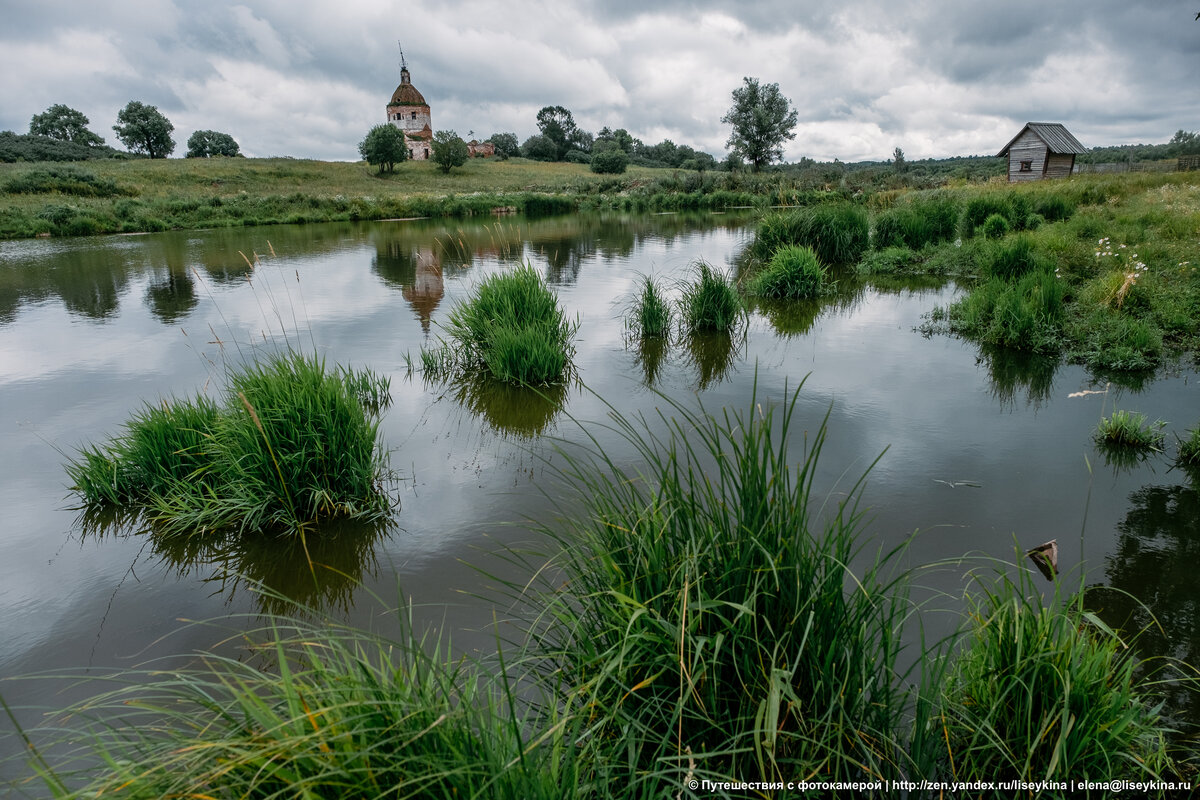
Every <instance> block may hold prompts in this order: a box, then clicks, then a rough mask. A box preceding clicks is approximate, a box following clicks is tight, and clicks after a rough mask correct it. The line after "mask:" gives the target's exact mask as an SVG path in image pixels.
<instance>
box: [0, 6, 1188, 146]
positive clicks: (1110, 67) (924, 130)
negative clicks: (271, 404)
mask: <svg viewBox="0 0 1200 800" xmlns="http://www.w3.org/2000/svg"><path fill="white" fill-rule="evenodd" d="M0 9H2V12H3V13H2V14H0V18H2V19H3V24H2V25H0V130H13V131H17V132H18V133H25V132H27V131H28V129H29V119H30V117H31V116H32V115H34V114H37V113H41V112H42V111H44V110H45V109H46V108H47V107H49V106H50V105H53V104H55V103H65V104H66V105H69V106H71V107H73V108H77V109H79V110H80V111H82V112H83V113H84V114H86V115H87V116H88V117H89V118H90V120H91V126H90V127H91V128H92V130H94V131H96V132H97V133H99V134H100V135H101V136H103V137H104V138H105V140H106V141H107V142H108V143H109V144H112V145H114V146H117V147H120V143H119V142H118V141H117V140H116V137H115V135H114V134H113V131H112V125H113V124H114V123H115V122H116V114H117V111H118V110H119V109H120V108H121V107H123V106H124V105H125V104H126V103H127V102H128V101H130V100H140V101H142V102H145V103H149V104H153V105H156V106H158V108H159V110H160V111H162V112H163V113H164V114H166V115H167V117H168V118H169V119H170V120H171V121H172V122H173V123H174V125H175V134H174V136H175V139H176V141H177V143H178V147H177V149H176V151H175V155H176V156H182V155H183V153H184V151H185V150H186V147H185V142H186V141H187V138H188V136H190V135H191V133H192V132H193V131H195V130H198V129H212V130H218V131H223V132H225V133H229V134H231V135H232V136H233V137H234V138H235V139H237V141H238V142H239V143H240V145H241V147H242V150H243V152H244V153H246V154H247V155H251V156H274V155H290V156H295V157H304V158H320V159H338V160H341V159H345V160H353V159H356V158H357V157H358V155H357V147H356V145H357V142H359V141H360V140H361V139H362V137H363V135H364V134H365V133H366V131H367V130H368V129H369V128H370V127H371V126H372V125H375V124H379V123H381V122H383V121H384V119H385V117H384V114H385V112H384V107H385V104H386V103H387V101H388V99H389V98H390V97H391V93H392V91H393V90H394V89H395V87H396V84H397V83H399V71H400V70H399V63H398V62H399V53H398V51H397V40H399V41H400V42H401V43H402V44H403V46H404V53H405V55H406V57H407V59H408V64H409V68H410V70H411V72H412V80H413V84H414V85H415V86H416V87H417V88H418V89H420V90H421V92H422V93H423V94H424V95H425V98H426V100H427V101H428V102H429V104H430V106H431V107H432V113H433V123H434V127H435V128H438V129H440V128H451V129H454V130H456V131H457V132H458V133H459V134H460V135H462V136H464V138H466V136H467V133H468V132H469V131H473V132H474V134H475V135H476V136H477V137H479V138H483V137H485V136H487V135H490V134H491V133H493V132H497V131H512V132H515V133H516V134H517V136H518V138H519V139H521V140H524V139H525V138H526V137H528V136H530V135H531V134H533V133H536V122H535V116H536V114H537V110H538V109H539V108H541V107H542V106H545V105H562V106H565V107H566V108H568V109H570V110H571V111H572V112H573V113H574V115H575V119H576V121H577V122H578V123H579V124H580V125H581V126H582V127H583V128H585V129H587V130H591V131H596V130H598V129H600V128H601V127H603V126H605V125H607V126H609V127H612V128H617V127H624V128H627V129H628V130H629V131H630V132H631V133H632V134H634V135H635V136H637V137H639V138H641V139H643V140H644V141H646V142H647V143H653V142H658V141H660V140H662V139H664V138H669V139H672V140H673V141H675V142H676V143H678V144H690V145H692V146H693V147H697V148H699V149H703V150H707V151H708V152H710V153H713V154H714V155H716V156H718V157H721V156H723V154H724V153H725V152H726V151H725V140H726V139H727V138H728V135H729V131H728V128H727V126H725V125H722V124H721V117H722V116H723V115H724V114H725V112H726V111H727V110H728V108H729V105H730V102H731V101H730V93H731V92H732V91H733V89H735V88H737V87H738V86H739V85H740V84H741V81H742V77H743V76H752V77H756V78H759V79H760V80H762V81H763V82H768V83H778V84H779V86H780V89H781V90H782V91H783V93H784V95H785V96H787V97H788V98H789V99H790V100H791V101H792V103H793V105H794V106H795V108H796V109H797V110H798V111H799V115H800V124H799V126H798V127H797V129H796V138H795V140H794V141H792V142H790V143H789V144H788V146H787V147H786V150H785V157H786V158H787V159H788V160H796V159H799V158H800V157H802V156H809V157H811V158H816V159H818V160H830V159H833V158H835V157H836V158H840V159H842V160H843V161H859V160H868V159H870V160H882V159H886V158H888V157H890V155H891V152H892V149H893V148H894V147H897V146H899V147H902V148H903V149H904V151H905V154H906V155H907V156H908V158H909V159H910V160H911V159H915V158H923V157H943V156H951V155H971V154H994V153H995V152H996V151H997V150H999V149H1000V148H1001V147H1002V146H1003V145H1004V144H1005V143H1006V142H1007V141H1008V139H1009V138H1011V137H1012V136H1013V135H1015V134H1016V132H1017V130H1018V129H1019V127H1020V125H1021V124H1023V123H1024V122H1026V121H1029V120H1037V121H1061V122H1063V123H1065V124H1066V125H1067V127H1068V128H1070V129H1071V131H1072V132H1074V133H1075V135H1076V136H1077V137H1079V139H1080V140H1081V141H1082V142H1083V143H1084V145H1086V146H1089V147H1091V146H1097V145H1110V144H1124V143H1132V142H1162V141H1166V140H1167V139H1169V138H1170V136H1171V135H1172V134H1173V133H1174V132H1175V131H1176V130H1178V129H1180V128H1183V129H1186V130H1197V129H1200V21H1195V20H1194V17H1195V14H1196V12H1197V11H1200V0H1190V1H1188V2H1185V1H1184V0H1143V1H1142V2H1138V0H1089V2H1076V1H1072V0H1007V2H1003V3H997V2H989V3H983V2H975V1H974V0H921V1H920V2H906V1H905V0H819V1H816V0H814V1H811V2H805V1H802V0H761V1H759V2H728V0H722V1H721V2H715V1H714V0H695V1H694V2H683V1H682V0H662V1H661V2H660V1H659V0H549V1H547V2H530V1H527V0H509V2H495V1H494V0H489V1H488V2H483V1H481V0H445V1H443V0H430V1H429V2H421V3H418V2H413V0H409V1H408V2H402V1H401V0H396V1H395V2H393V1H392V0H339V2H321V1H320V0H287V1H286V2H284V0H261V1H259V0H245V2H232V1H231V0H204V1H203V2H201V0H0Z"/></svg>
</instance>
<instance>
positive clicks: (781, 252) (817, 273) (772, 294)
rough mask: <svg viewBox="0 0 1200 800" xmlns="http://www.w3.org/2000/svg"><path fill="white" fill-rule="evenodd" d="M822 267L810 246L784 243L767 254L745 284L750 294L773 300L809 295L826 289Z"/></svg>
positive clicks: (820, 292)
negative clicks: (763, 264) (760, 265)
mask: <svg viewBox="0 0 1200 800" xmlns="http://www.w3.org/2000/svg"><path fill="white" fill-rule="evenodd" d="M828 288H829V287H828V286H827V283H826V272H825V268H824V267H822V266H821V262H820V261H818V260H817V254H816V253H814V252H813V250H812V248H811V247H798V246H796V245H788V246H786V247H781V248H779V249H778V250H776V251H775V254H774V255H773V256H771V260H770V261H769V262H767V266H766V267H765V268H764V269H763V270H762V271H761V272H759V273H758V274H757V275H755V276H754V277H753V278H752V279H751V280H750V283H749V285H748V287H747V289H748V291H749V293H750V294H753V295H757V296H759V297H767V298H773V299H799V298H805V299H808V298H813V297H818V296H820V295H822V294H824V293H825V292H826V291H827V290H828Z"/></svg>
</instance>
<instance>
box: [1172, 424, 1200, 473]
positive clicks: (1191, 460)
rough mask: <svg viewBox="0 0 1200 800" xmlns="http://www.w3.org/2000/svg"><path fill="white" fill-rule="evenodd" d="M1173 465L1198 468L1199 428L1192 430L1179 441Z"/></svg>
mask: <svg viewBox="0 0 1200 800" xmlns="http://www.w3.org/2000/svg"><path fill="white" fill-rule="evenodd" d="M1175 463H1176V464H1179V465H1180V466H1184V467H1200V426H1197V427H1195V428H1192V429H1191V430H1190V431H1188V436H1187V438H1186V439H1181V440H1180V442H1179V454H1178V455H1177V456H1176V457H1175Z"/></svg>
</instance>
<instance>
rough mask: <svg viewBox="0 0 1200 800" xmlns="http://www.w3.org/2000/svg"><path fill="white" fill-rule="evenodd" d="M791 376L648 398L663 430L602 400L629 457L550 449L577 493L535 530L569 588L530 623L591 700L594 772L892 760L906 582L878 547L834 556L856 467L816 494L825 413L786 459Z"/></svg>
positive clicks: (605, 775) (875, 771)
mask: <svg viewBox="0 0 1200 800" xmlns="http://www.w3.org/2000/svg"><path fill="white" fill-rule="evenodd" d="M797 396H798V395H792V396H791V397H790V398H788V399H786V400H785V401H784V403H783V405H782V406H772V405H771V404H769V403H767V402H766V401H763V402H758V401H757V400H753V401H752V402H751V404H750V409H749V411H747V412H730V411H728V410H727V411H725V412H724V413H723V414H720V415H711V414H707V413H704V412H703V410H701V411H694V410H690V409H685V408H683V407H681V406H680V405H678V404H676V403H675V402H674V401H672V400H670V399H669V398H663V401H664V404H665V405H666V406H668V407H669V409H668V411H669V414H670V416H669V417H668V416H667V415H666V414H663V419H662V420H661V422H663V423H665V428H666V433H665V434H662V435H659V434H656V433H653V432H651V430H650V428H649V425H648V424H647V423H646V422H645V421H644V420H641V421H639V420H631V419H627V418H624V417H621V416H619V415H615V414H614V415H613V420H614V422H613V431H615V433H616V434H617V435H619V436H620V437H621V438H622V439H624V440H625V441H627V442H628V443H629V444H631V445H632V446H633V447H634V449H635V450H636V451H637V453H638V463H639V466H638V467H637V468H636V469H628V470H627V469H624V468H622V467H620V466H618V465H616V464H614V463H612V462H611V461H610V460H608V457H607V456H606V455H605V454H604V453H603V452H602V451H597V452H592V453H583V454H576V453H568V454H566V455H567V458H566V462H565V463H566V465H565V466H564V467H563V468H562V469H563V472H564V475H565V479H566V481H567V482H568V483H569V484H571V485H572V486H574V487H575V488H576V489H577V491H578V494H579V497H580V501H581V502H582V503H583V504H584V506H585V511H584V513H572V514H570V515H569V517H568V518H567V519H565V520H564V521H563V523H562V525H561V526H556V527H555V528H554V529H553V530H551V531H550V533H551V535H553V536H554V537H555V538H556V539H557V540H558V541H560V542H561V543H562V544H563V545H564V551H563V552H564V557H565V559H566V562H565V564H564V565H563V568H564V570H565V572H566V575H567V578H568V585H569V586H570V587H571V589H572V591H571V595H570V597H569V599H567V598H563V597H561V595H560V596H559V597H557V598H553V597H552V598H551V600H550V602H551V604H552V605H551V607H550V612H551V613H550V616H552V617H553V618H554V621H555V624H554V625H553V626H551V631H550V632H551V633H557V634H558V636H559V638H558V639H557V640H554V639H552V638H551V637H550V636H543V637H540V640H541V641H542V642H544V643H546V644H547V645H549V644H551V643H553V642H555V641H556V642H557V645H556V649H555V650H554V652H553V653H552V655H553V657H554V660H555V662H556V663H557V665H558V671H557V674H561V675H562V676H564V678H565V679H566V680H569V681H570V682H571V684H572V685H573V686H574V688H573V690H572V691H573V693H574V694H576V695H577V696H578V698H579V699H578V702H579V703H580V704H581V705H582V707H583V708H585V709H587V710H588V711H589V713H590V715H591V722H590V725H591V728H592V731H593V734H592V735H593V737H594V739H595V741H596V742H597V743H599V744H600V745H601V746H602V747H603V757H602V758H600V759H599V761H598V764H597V767H596V768H597V774H598V777H599V778H600V781H601V783H600V785H627V784H630V783H631V782H633V783H636V784H637V785H638V791H637V792H636V794H637V796H647V797H649V796H655V797H659V796H667V795H668V794H670V793H671V792H673V791H675V790H676V789H677V787H678V786H679V784H680V781H681V780H686V777H687V776H689V775H699V776H704V775H712V774H716V775H739V774H750V773H753V774H755V775H761V776H762V780H782V779H784V778H782V777H781V776H786V775H789V774H791V775H794V774H809V773H810V771H812V770H815V769H819V770H820V773H821V775H822V776H823V779H828V780H841V779H850V778H861V777H864V776H868V775H871V776H876V777H878V776H886V775H893V774H896V773H897V770H898V763H899V759H900V749H899V748H900V741H899V737H900V736H901V734H900V731H901V729H902V728H903V722H902V713H903V707H904V702H905V697H906V694H905V692H904V691H902V690H901V689H900V683H901V682H900V681H899V680H898V676H897V674H896V671H895V670H896V657H897V653H898V651H899V648H900V644H899V642H900V637H901V635H902V629H903V624H904V617H905V614H906V613H907V610H908V609H907V605H906V600H905V598H906V595H905V588H904V584H903V582H902V581H894V580H891V579H890V578H888V577H887V572H888V570H887V569H886V568H885V564H886V562H887V561H888V560H889V558H890V555H882V556H879V557H878V558H877V559H875V560H872V559H871V558H866V559H865V561H866V565H865V566H863V567H861V568H860V569H852V568H851V566H850V565H851V564H855V563H862V562H861V561H860V559H859V557H860V556H863V555H864V554H863V553H862V550H861V544H860V543H859V541H858V540H859V538H860V533H861V531H862V528H861V513H860V511H859V510H858V507H857V499H858V495H859V490H860V488H861V482H860V483H856V484H855V485H854V486H852V487H850V490H849V492H848V493H847V494H846V495H844V496H843V499H842V500H841V501H839V502H838V503H837V506H836V508H835V509H834V511H833V513H831V514H824V515H822V514H820V513H819V512H818V507H819V506H820V505H821V504H820V502H819V501H818V500H815V499H814V498H813V497H812V484H813V479H814V474H815V468H816V463H817V460H818V458H819V456H820V453H821V449H822V447H823V445H824V442H825V436H826V426H825V424H824V423H822V424H821V425H820V426H819V427H818V428H817V429H816V430H815V431H813V432H812V433H811V434H810V436H809V437H808V438H807V440H806V444H805V449H804V452H803V453H802V454H800V456H799V460H798V462H797V463H794V462H793V454H792V452H791V450H790V449H789V445H788V442H789V436H791V435H793V434H794V430H793V427H794V417H795V410H796V398H797ZM660 413H662V412H660ZM826 511H828V509H826Z"/></svg>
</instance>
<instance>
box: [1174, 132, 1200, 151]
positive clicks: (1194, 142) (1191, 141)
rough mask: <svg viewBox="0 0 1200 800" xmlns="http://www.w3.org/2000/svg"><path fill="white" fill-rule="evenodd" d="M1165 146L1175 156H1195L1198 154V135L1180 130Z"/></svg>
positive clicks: (1199, 141)
mask: <svg viewBox="0 0 1200 800" xmlns="http://www.w3.org/2000/svg"><path fill="white" fill-rule="evenodd" d="M1167 144H1168V146H1169V147H1170V148H1171V152H1172V153H1174V154H1175V155H1180V156H1190V155H1196V154H1198V153H1200V134H1198V133H1196V132H1194V131H1185V130H1183V129H1182V128H1180V129H1179V130H1177V131H1175V135H1174V136H1172V137H1171V141H1170V142H1168V143H1167Z"/></svg>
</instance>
